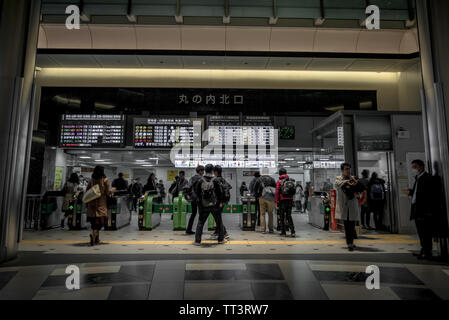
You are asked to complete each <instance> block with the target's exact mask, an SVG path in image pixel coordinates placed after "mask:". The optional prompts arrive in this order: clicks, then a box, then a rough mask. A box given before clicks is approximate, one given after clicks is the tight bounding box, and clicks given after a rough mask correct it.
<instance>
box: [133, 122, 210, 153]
mask: <svg viewBox="0 0 449 320" xmlns="http://www.w3.org/2000/svg"><path fill="white" fill-rule="evenodd" d="M201 128H202V121H201V120H199V119H192V118H134V147H135V148H171V147H173V146H174V145H183V146H193V145H201Z"/></svg>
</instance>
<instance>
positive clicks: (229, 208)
mask: <svg viewBox="0 0 449 320" xmlns="http://www.w3.org/2000/svg"><path fill="white" fill-rule="evenodd" d="M222 213H232V205H230V204H226V205H224V206H223V210H222Z"/></svg>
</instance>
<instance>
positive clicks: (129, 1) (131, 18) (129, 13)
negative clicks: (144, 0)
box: [126, 0, 137, 23]
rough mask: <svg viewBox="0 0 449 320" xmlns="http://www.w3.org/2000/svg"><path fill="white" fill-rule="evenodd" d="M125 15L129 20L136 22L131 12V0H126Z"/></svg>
mask: <svg viewBox="0 0 449 320" xmlns="http://www.w3.org/2000/svg"><path fill="white" fill-rule="evenodd" d="M126 17H127V18H128V21H129V22H132V23H136V22H137V18H136V16H135V15H134V14H133V0H128V5H127V7H126Z"/></svg>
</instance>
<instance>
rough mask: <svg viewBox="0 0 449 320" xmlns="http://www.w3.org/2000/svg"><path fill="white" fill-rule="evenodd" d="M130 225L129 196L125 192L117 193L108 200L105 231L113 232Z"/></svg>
mask: <svg viewBox="0 0 449 320" xmlns="http://www.w3.org/2000/svg"><path fill="white" fill-rule="evenodd" d="M130 224H131V210H130V208H129V196H128V193H127V192H126V191H117V192H115V193H114V196H113V197H111V198H109V199H108V219H107V222H106V225H105V226H104V229H105V230H108V231H115V230H118V229H120V228H122V227H124V226H127V225H130Z"/></svg>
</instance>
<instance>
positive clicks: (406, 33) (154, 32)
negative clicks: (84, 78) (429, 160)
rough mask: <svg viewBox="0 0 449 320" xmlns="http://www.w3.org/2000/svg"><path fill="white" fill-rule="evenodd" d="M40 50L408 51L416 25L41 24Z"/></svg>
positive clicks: (415, 42)
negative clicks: (371, 27) (378, 27)
mask: <svg viewBox="0 0 449 320" xmlns="http://www.w3.org/2000/svg"><path fill="white" fill-rule="evenodd" d="M38 48H39V49H102V50H119V49H120V50H202V51H208V50H209V51H263V52H268V51H270V52H328V53H342V52H345V53H368V54H373V53H376V54H412V53H416V52H419V45H418V36H417V31H416V28H413V29H406V30H395V29H393V30H391V29H381V30H374V31H371V30H364V29H350V28H344V29H341V28H340V29H336V28H297V27H296V28H289V27H238V26H184V25H180V26H168V25H163V26H158V25H151V26H150V25H148V26H138V25H89V24H88V25H83V26H81V28H80V29H79V30H75V29H73V30H68V29H67V28H66V27H65V25H62V24H61V25H58V24H42V25H41V26H40V29H39V42H38Z"/></svg>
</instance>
